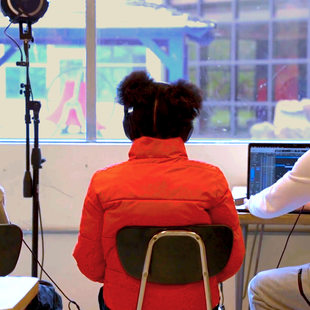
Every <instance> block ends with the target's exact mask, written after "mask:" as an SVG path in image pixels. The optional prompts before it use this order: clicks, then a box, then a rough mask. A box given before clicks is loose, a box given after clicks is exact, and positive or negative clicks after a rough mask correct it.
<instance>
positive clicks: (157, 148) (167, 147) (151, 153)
mask: <svg viewBox="0 0 310 310" xmlns="http://www.w3.org/2000/svg"><path fill="white" fill-rule="evenodd" d="M164 157H166V158H167V157H170V158H177V157H183V158H186V159H187V153H186V149H185V145H184V142H183V140H182V139H181V138H171V139H157V138H152V137H141V138H138V139H136V140H134V141H133V144H132V146H131V148H130V151H129V159H138V158H164Z"/></svg>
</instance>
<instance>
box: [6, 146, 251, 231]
mask: <svg viewBox="0 0 310 310" xmlns="http://www.w3.org/2000/svg"><path fill="white" fill-rule="evenodd" d="M40 147H41V152H42V157H44V158H46V162H45V163H44V164H43V168H42V169H40V172H39V173H40V184H39V194H40V205H41V211H42V218H43V225H44V227H45V229H47V230H77V229H78V225H79V221H80V214H81V208H82V205H83V199H84V196H85V193H86V190H87V187H88V183H89V181H90V178H91V176H92V174H93V173H94V172H95V171H96V170H97V169H100V168H103V167H105V166H107V165H112V164H115V163H118V162H121V161H124V160H126V159H127V156H128V155H127V154H128V150H129V148H130V144H114V145H112V144H42V143H41V145H40ZM187 150H188V155H189V157H190V158H191V159H197V160H201V161H206V162H209V163H211V164H214V165H217V166H219V167H220V168H221V169H222V171H223V172H224V174H225V175H226V177H227V180H228V182H229V184H230V185H231V186H234V185H244V184H245V182H246V170H247V164H246V161H247V145H245V144H231V145H230V144H207V145H198V144H188V145H187ZM0 156H1V157H0V159H1V167H0V184H2V186H3V187H4V188H5V191H6V196H7V211H8V214H9V217H10V220H11V221H12V222H15V223H17V224H19V225H20V226H21V227H22V228H23V229H30V228H31V219H32V199H31V198H24V197H23V177H24V172H25V146H24V145H23V144H0Z"/></svg>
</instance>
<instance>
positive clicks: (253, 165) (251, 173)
mask: <svg viewBox="0 0 310 310" xmlns="http://www.w3.org/2000/svg"><path fill="white" fill-rule="evenodd" d="M309 149H310V144H299V143H250V144H249V150H248V180H247V198H249V197H250V196H251V195H254V194H256V193H258V192H260V191H261V190H263V189H264V188H266V187H268V186H270V185H272V184H273V183H275V182H276V181H277V180H278V179H280V178H281V177H282V176H283V175H284V174H285V173H286V172H287V171H289V170H291V169H292V168H293V166H294V163H295V162H296V161H297V159H298V158H299V157H300V156H301V155H302V154H303V153H305V152H306V151H307V150H309Z"/></svg>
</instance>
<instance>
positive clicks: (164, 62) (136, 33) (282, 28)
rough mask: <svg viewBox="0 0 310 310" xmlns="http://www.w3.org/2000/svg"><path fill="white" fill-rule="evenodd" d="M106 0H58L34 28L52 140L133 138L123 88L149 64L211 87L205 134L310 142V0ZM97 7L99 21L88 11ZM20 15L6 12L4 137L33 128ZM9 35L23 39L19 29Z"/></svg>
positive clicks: (1, 21)
mask: <svg viewBox="0 0 310 310" xmlns="http://www.w3.org/2000/svg"><path fill="white" fill-rule="evenodd" d="M95 2H96V1H95V0H76V1H75V2H74V6H72V5H70V3H71V1H61V0H53V1H52V2H50V5H49V8H48V10H47V12H46V14H45V15H44V17H43V18H42V19H40V20H39V21H38V22H37V23H35V24H34V25H33V36H34V42H33V43H31V47H30V55H29V59H30V78H31V86H32V91H33V96H34V99H35V100H39V101H41V104H42V108H41V111H40V138H41V139H51V140H59V139H60V140H67V139H69V140H70V139H71V140H72V139H74V140H76V139H78V140H80V141H106V140H111V139H112V140H114V139H115V140H119V139H125V135H124V134H123V130H122V117H123V111H122V108H121V106H119V105H118V104H117V102H116V98H115V96H116V87H117V85H118V83H119V82H120V81H121V80H122V79H123V77H124V76H126V75H127V74H128V73H130V72H131V71H133V70H144V69H145V70H148V71H149V72H150V74H151V75H152V76H153V77H154V78H155V79H156V80H160V81H168V82H171V81H173V80H176V79H178V78H184V79H188V80H190V81H191V82H194V83H195V84H197V85H198V86H199V87H200V88H201V89H202V91H203V96H204V102H203V109H202V111H201V115H200V117H199V118H198V119H197V121H196V123H195V130H194V134H193V138H194V139H198V140H201V141H202V140H227V141H231V140H232V139H233V140H236V139H237V140H241V141H242V140H249V139H284V140H291V139H293V140H309V138H310V128H309V127H310V85H309V83H308V81H309V76H310V63H309V59H310V57H309V44H310V41H309V39H308V38H309V25H310V24H309V23H310V19H309V1H307V0H298V1H296V0H270V1H267V0H260V1H258V0H257V1H256V0H254V1H253V0H218V1H214V0H165V1H164V0H162V1H160V0H158V1H126V0H117V1H113V4H111V3H110V4H109V5H106V4H105V2H104V1H97V2H96V3H95ZM95 9H96V12H93V14H94V16H95V17H96V18H95V21H96V22H95V23H92V20H91V19H90V18H87V12H88V13H89V10H95ZM87 10H88V11H87ZM8 23H9V21H8V19H7V18H6V17H4V16H0V28H1V31H2V36H0V75H1V80H2V81H3V83H1V91H0V96H1V99H0V108H1V113H0V140H2V141H7V140H11V139H23V138H24V136H25V133H24V132H25V121H24V113H25V111H24V109H25V99H24V96H23V95H20V84H21V83H24V82H25V72H24V68H21V67H17V66H16V61H19V60H20V53H19V51H18V49H17V47H16V45H14V43H12V42H11V41H10V40H9V39H8V38H7V37H6V36H5V35H4V34H3V30H4V29H5V28H6V26H7V25H8ZM92 31H93V33H95V35H94V36H93V37H91V36H89V33H91V32H92ZM8 33H9V34H10V35H11V36H12V37H14V38H15V39H16V40H17V41H18V42H19V43H20V45H21V47H22V42H21V41H20V40H19V34H18V26H17V25H12V26H11V27H10V28H9V30H8ZM92 40H93V41H92ZM87 55H88V56H87ZM89 55H95V56H94V57H89ZM90 66H93V67H94V68H95V71H94V72H93V74H94V76H93V79H91V78H90V76H89V71H87V68H89V67H90ZM90 81H95V83H94V82H92V83H90ZM90 93H93V94H94V98H95V100H93V101H92V100H90V99H89V98H90V97H89V94H90ZM308 98H309V99H308ZM90 111H91V112H90ZM90 128H93V132H92V133H90Z"/></svg>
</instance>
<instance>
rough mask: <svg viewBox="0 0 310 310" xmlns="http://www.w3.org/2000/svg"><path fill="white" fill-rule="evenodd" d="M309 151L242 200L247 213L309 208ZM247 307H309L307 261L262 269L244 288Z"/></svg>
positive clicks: (309, 268)
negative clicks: (247, 301) (269, 183)
mask: <svg viewBox="0 0 310 310" xmlns="http://www.w3.org/2000/svg"><path fill="white" fill-rule="evenodd" d="M309 202H310V151H307V152H306V153H305V154H304V155H303V156H301V157H300V158H299V159H298V160H297V162H296V163H295V165H294V167H293V168H292V170H291V171H289V172H287V173H286V174H285V175H284V176H283V177H282V178H281V179H279V180H278V181H277V182H276V183H274V184H273V185H271V186H270V187H268V188H266V189H264V190H263V191H261V192H260V193H258V194H256V195H253V196H251V197H250V199H249V200H248V201H247V202H246V203H245V205H246V207H247V208H248V209H249V211H250V212H251V214H253V215H255V216H258V217H261V218H273V217H277V216H280V215H283V214H286V213H288V212H291V211H294V210H296V209H299V208H301V207H304V208H306V209H310V206H309V205H310V204H309ZM248 294H249V305H250V309H251V310H289V309H291V310H304V309H310V263H308V264H305V265H301V266H292V267H284V268H278V269H272V270H265V271H262V272H260V273H258V274H257V275H256V276H255V277H254V278H253V279H252V280H251V282H250V284H249V287H248Z"/></svg>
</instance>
